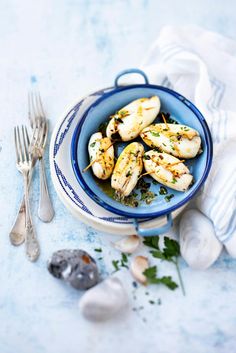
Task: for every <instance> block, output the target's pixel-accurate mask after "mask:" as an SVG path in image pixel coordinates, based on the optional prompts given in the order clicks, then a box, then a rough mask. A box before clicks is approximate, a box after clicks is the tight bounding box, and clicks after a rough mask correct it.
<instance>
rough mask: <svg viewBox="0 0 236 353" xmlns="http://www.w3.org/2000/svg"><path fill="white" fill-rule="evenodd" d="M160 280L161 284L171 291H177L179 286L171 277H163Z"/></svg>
mask: <svg viewBox="0 0 236 353" xmlns="http://www.w3.org/2000/svg"><path fill="white" fill-rule="evenodd" d="M158 279H159V281H160V282H159V283H162V284H164V285H165V286H166V287H168V288H169V289H171V290H175V289H176V288H177V287H178V284H177V283H175V282H174V281H173V280H172V277H171V276H163V277H161V278H158Z"/></svg>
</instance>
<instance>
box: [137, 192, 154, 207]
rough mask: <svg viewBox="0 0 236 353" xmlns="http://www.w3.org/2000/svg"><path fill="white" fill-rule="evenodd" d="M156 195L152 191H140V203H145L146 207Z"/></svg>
mask: <svg viewBox="0 0 236 353" xmlns="http://www.w3.org/2000/svg"><path fill="white" fill-rule="evenodd" d="M156 196H157V195H156V194H154V192H152V191H146V190H141V198H140V201H145V202H146V204H147V205H149V204H150V203H151V202H152V201H153V200H154V199H155V197H156Z"/></svg>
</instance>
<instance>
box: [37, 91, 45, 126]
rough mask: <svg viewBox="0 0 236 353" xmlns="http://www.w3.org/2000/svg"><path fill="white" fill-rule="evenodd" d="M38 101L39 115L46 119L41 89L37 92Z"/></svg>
mask: <svg viewBox="0 0 236 353" xmlns="http://www.w3.org/2000/svg"><path fill="white" fill-rule="evenodd" d="M36 97H37V99H36V101H37V107H38V112H39V115H40V116H41V117H42V118H43V120H44V119H45V113H44V109H43V104H42V100H41V96H40V93H39V91H38V92H37V93H36Z"/></svg>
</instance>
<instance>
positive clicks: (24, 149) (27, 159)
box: [21, 125, 29, 162]
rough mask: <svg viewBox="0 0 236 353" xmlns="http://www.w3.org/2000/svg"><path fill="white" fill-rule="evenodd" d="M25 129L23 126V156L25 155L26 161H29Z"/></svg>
mask: <svg viewBox="0 0 236 353" xmlns="http://www.w3.org/2000/svg"><path fill="white" fill-rule="evenodd" d="M25 129H26V127H25V126H23V125H22V127H21V130H22V137H23V154H24V161H27V162H28V161H29V155H28V149H27V147H26V137H25Z"/></svg>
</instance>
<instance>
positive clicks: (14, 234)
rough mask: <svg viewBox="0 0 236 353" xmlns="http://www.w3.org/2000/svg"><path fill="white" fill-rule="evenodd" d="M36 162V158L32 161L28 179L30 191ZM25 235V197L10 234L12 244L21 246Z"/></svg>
mask: <svg viewBox="0 0 236 353" xmlns="http://www.w3.org/2000/svg"><path fill="white" fill-rule="evenodd" d="M36 161H37V159H36V158H35V159H33V160H32V169H31V171H30V173H29V177H28V189H29V188H30V184H31V179H32V175H33V168H34V165H35V163H36ZM25 233H26V214H25V197H24V196H23V198H22V201H21V204H20V208H19V211H18V213H17V216H16V219H15V222H14V224H13V227H12V229H11V232H10V234H9V237H10V241H11V244H12V245H15V246H18V245H21V244H22V243H23V242H24V241H25Z"/></svg>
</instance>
